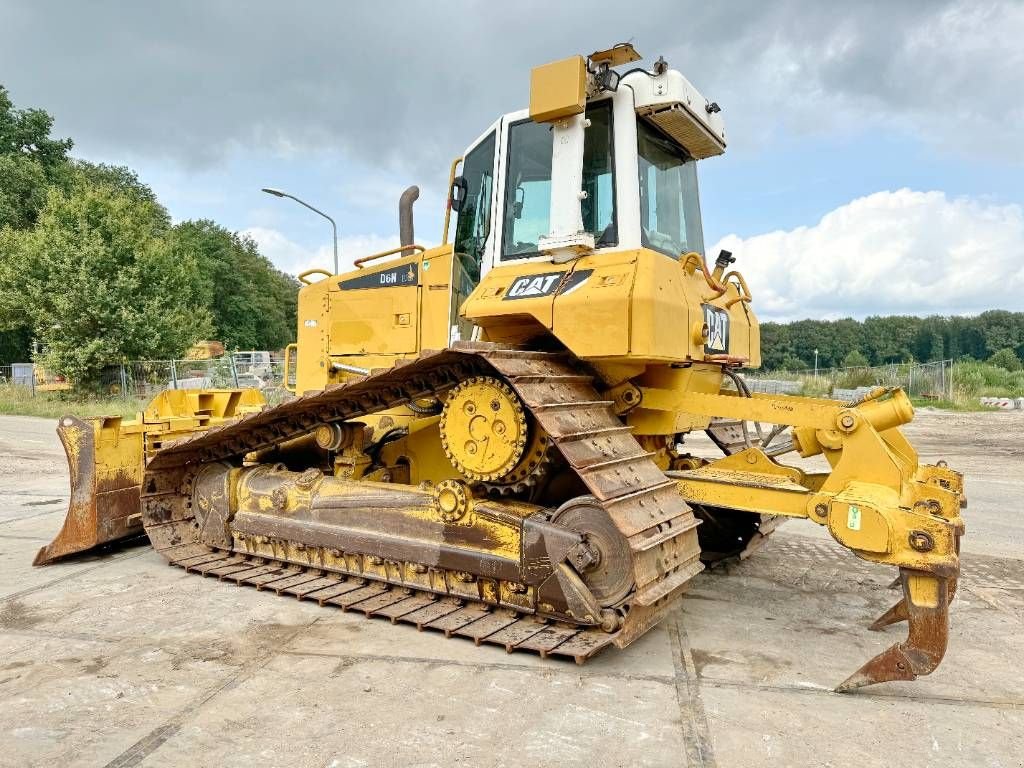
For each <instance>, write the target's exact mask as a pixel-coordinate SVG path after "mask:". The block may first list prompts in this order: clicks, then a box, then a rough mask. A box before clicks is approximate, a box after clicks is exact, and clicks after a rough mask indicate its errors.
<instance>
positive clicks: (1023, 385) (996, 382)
mask: <svg viewBox="0 0 1024 768" xmlns="http://www.w3.org/2000/svg"><path fill="white" fill-rule="evenodd" d="M953 381H954V385H955V388H956V390H957V392H958V393H960V394H962V395H963V396H965V397H971V398H978V397H1024V371H1022V370H1019V369H1018V370H1016V371H1010V370H1007V369H1006V368H1003V367H1002V366H998V365H993V364H991V363H979V362H973V361H972V362H963V363H957V364H956V365H955V366H953Z"/></svg>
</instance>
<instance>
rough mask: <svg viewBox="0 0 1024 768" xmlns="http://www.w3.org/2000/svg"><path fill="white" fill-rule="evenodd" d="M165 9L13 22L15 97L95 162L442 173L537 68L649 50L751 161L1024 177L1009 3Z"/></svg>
mask: <svg viewBox="0 0 1024 768" xmlns="http://www.w3.org/2000/svg"><path fill="white" fill-rule="evenodd" d="M635 8H636V10H632V9H631V6H630V5H629V4H628V3H621V2H617V3H611V2H597V1H592V2H587V3H580V4H574V5H572V6H571V7H570V6H569V5H568V4H563V3H552V2H550V1H549V2H538V1H536V0H519V1H518V2H516V3H514V4H510V3H490V2H483V1H482V0H476V1H475V2H462V3H453V4H451V5H450V6H448V8H447V10H446V11H445V10H443V4H442V3H440V2H431V3H406V2H386V3H376V4H369V3H360V4H356V3H291V4H284V3H280V2H273V3H271V2H248V3H244V4H240V3H237V2H227V1H226V0H213V1H205V2H199V1H197V0H193V1H192V2H186V1H182V2H176V3H164V4H162V5H157V4H152V3H138V2H129V1H127V0H125V1H124V2H109V1H108V2H90V3H69V4H62V5H61V6H60V7H59V8H57V7H55V4H51V3H45V2H38V0H4V2H3V3H2V8H0V18H2V19H3V28H2V30H0V82H3V83H4V84H5V85H7V86H8V87H9V88H10V89H11V90H12V93H13V95H14V97H15V99H16V101H17V102H18V103H20V104H30V105H39V106H44V107H47V108H48V109H50V110H51V111H52V112H54V113H55V114H56V116H57V118H58V129H59V130H60V131H62V132H63V133H66V134H68V135H71V136H72V137H74V138H75V139H76V140H77V141H78V143H79V147H80V149H82V150H84V151H85V152H86V153H88V154H101V155H102V154H111V153H115V154H116V155H118V156H139V157H147V158H154V157H155V158H161V159H165V160H166V159H170V160H172V161H174V162H176V163H180V164H182V165H183V166H185V167H189V168H197V167H209V166H211V165H216V163H217V162H218V161H219V160H220V159H222V158H223V157H224V156H225V155H226V153H228V152H230V151H231V150H232V149H234V148H237V147H246V148H249V149H253V148H259V149H264V150H271V151H280V152H288V151H293V150H298V151H303V152H304V151H308V150H311V149H316V150H322V149H324V148H330V149H335V150H339V151H341V152H344V153H348V154H350V155H351V156H353V157H356V158H358V159H359V160H360V161H361V162H363V163H365V164H367V165H370V166H376V167H380V168H382V169H392V170H393V169H406V170H408V171H410V172H417V173H418V172H430V173H432V174H436V173H437V169H438V168H439V167H443V166H441V165H440V164H443V163H444V162H445V161H446V158H448V157H450V156H451V155H452V154H454V153H456V152H458V151H459V150H460V149H461V148H462V147H463V146H465V144H467V143H468V142H469V140H471V139H472V138H473V137H474V136H475V135H476V134H477V133H479V132H480V131H482V130H483V129H484V128H485V127H486V125H488V124H489V123H490V122H491V121H492V120H493V119H494V118H495V117H496V116H497V115H498V114H500V113H501V112H505V111H510V110H512V109H516V108H520V107H522V106H525V104H526V102H527V99H528V81H529V80H528V68H529V67H530V66H532V65H535V64H538V63H542V62H545V61H549V60H552V59H554V58H560V57H562V56H565V55H568V54H570V53H573V52H584V53H585V52H589V51H590V50H593V49H594V48H595V47H603V46H605V45H609V44H611V43H614V42H616V41H618V40H620V39H633V40H634V41H635V42H636V45H637V47H638V48H639V49H640V51H641V52H642V53H644V54H645V55H646V56H648V57H649V58H656V57H657V56H658V55H659V54H664V55H665V56H666V58H667V59H668V60H669V61H670V62H671V63H672V64H673V66H676V67H677V68H679V69H681V70H682V71H683V72H684V73H686V74H687V76H688V77H690V79H692V80H693V81H694V82H695V84H696V85H697V86H698V87H699V88H701V89H702V90H703V91H704V92H705V93H706V94H707V95H708V96H710V97H711V98H714V99H715V100H717V101H719V102H720V103H721V104H722V105H723V107H724V108H725V110H726V112H725V114H726V116H727V125H729V126H730V129H729V131H730V136H731V139H732V143H733V144H734V145H741V146H742V145H747V146H749V145H751V144H756V143H758V142H760V141H763V140H764V137H765V136H771V135H774V134H778V133H780V132H789V133H792V132H796V133H798V134H806V133H814V132H817V131H825V132H834V131H835V130H842V129H848V130H863V129H865V128H869V129H872V128H873V129H877V130H894V131H900V132H909V133H912V134H913V135H916V136H920V137H923V138H924V139H925V140H927V141H930V142H933V143H935V144H936V145H938V146H940V147H942V148H953V149H956V150H958V151H962V152H967V153H973V152H977V151H979V148H980V150H981V151H982V152H986V153H990V154H991V153H995V154H996V155H998V156H1001V157H1003V159H1005V160H1009V161H1012V162H1019V159H1020V158H1021V157H1024V139H1021V136H1020V133H1019V131H1018V130H1017V127H1018V126H1019V124H1020V122H1021V118H1022V117H1024V113H1022V103H1021V102H1022V96H1021V89H1020V82H1019V74H1020V72H1021V71H1024V58H1022V56H1024V54H1022V48H1021V46H1020V44H1019V41H1020V40H1021V39H1022V38H1024V6H1022V5H1021V4H1020V3H1013V2H990V3H985V2H960V3H957V2H949V1H947V2H939V1H935V2H927V1H922V2H899V3H897V2H863V3H856V4H844V5H842V6H839V5H837V4H832V3H819V2H814V0H807V1H805V2H798V1H797V0H787V1H786V2H782V3H772V4H769V3H762V2H755V1H747V2H722V3H706V2H700V3H681V2H678V1H675V2H673V1H671V0H648V2H646V3H644V4H643V5H642V6H639V7H635Z"/></svg>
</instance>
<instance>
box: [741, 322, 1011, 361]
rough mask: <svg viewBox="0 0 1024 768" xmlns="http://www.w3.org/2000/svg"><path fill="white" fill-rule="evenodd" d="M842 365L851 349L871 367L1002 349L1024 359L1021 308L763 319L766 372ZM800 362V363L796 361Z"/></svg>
mask: <svg viewBox="0 0 1024 768" xmlns="http://www.w3.org/2000/svg"><path fill="white" fill-rule="evenodd" d="M815 349H817V350H818V366H819V367H820V368H839V367H844V366H845V363H844V360H845V358H846V356H847V355H848V354H850V352H852V351H853V350H857V351H859V352H860V353H861V354H862V355H863V356H864V357H865V358H866V359H867V360H868V363H869V364H870V365H885V364H887V363H903V362H910V361H913V360H919V361H930V360H942V359H949V358H952V359H955V360H959V359H963V358H970V359H974V360H987V359H988V358H989V357H991V356H992V355H993V354H995V353H996V352H998V351H999V350H1001V349H1010V350H1012V351H1013V352H1014V353H1015V354H1016V355H1017V357H1019V358H1022V359H1024V312H1007V311H1005V310H991V311H988V312H982V313H981V314H980V315H977V316H974V317H942V316H937V315H936V316H931V317H904V316H902V315H894V316H889V317H869V318H867V319H865V320H864V321H863V322H858V321H856V320H851V319H849V318H846V319H844V320H799V321H797V322H793V323H762V324H761V351H762V356H763V367H764V368H765V369H767V370H780V369H788V370H802V369H809V368H813V367H814V350H815ZM797 361H799V362H797Z"/></svg>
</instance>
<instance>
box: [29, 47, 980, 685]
mask: <svg viewBox="0 0 1024 768" xmlns="http://www.w3.org/2000/svg"><path fill="white" fill-rule="evenodd" d="M638 59H639V56H638V55H637V53H636V51H635V50H634V49H633V48H632V46H630V45H618V46H615V47H613V48H611V49H609V50H605V51H599V52H596V53H593V54H591V55H590V56H586V57H585V56H572V57H570V58H568V59H565V60H561V61H557V62H554V63H551V64H547V65H544V66H540V67H537V68H535V69H534V70H533V71H532V73H531V81H530V106H529V109H528V110H522V111H519V112H512V113H510V114H506V115H502V116H501V117H500V118H498V120H496V121H495V122H494V123H493V124H492V125H491V126H490V127H489V128H487V130H485V131H484V132H483V133H482V134H481V136H480V137H479V138H478V139H477V140H476V141H474V142H473V143H472V144H471V145H470V146H469V147H468V149H467V150H466V151H465V153H464V154H463V156H462V157H459V158H458V159H457V160H456V161H455V162H454V163H453V164H452V167H451V171H450V176H449V189H450V195H449V200H448V206H447V209H446V212H445V216H444V225H443V229H442V236H441V244H440V245H439V246H437V247H432V248H424V247H422V246H420V245H416V244H415V243H414V237H413V231H412V230H413V227H412V210H411V206H412V200H414V199H415V197H416V192H415V190H410V191H409V192H410V193H409V194H406V195H403V201H404V202H403V205H402V206H401V209H400V223H401V230H402V232H401V234H402V236H401V245H400V246H399V247H397V248H395V249H394V250H391V251H387V252H384V253H378V254H374V255H370V256H366V257H364V258H361V259H359V260H357V261H356V262H355V265H354V266H355V268H354V269H353V270H352V271H351V272H347V273H344V274H338V275H336V274H332V273H331V272H329V271H326V270H312V271H310V272H307V273H304V274H303V275H301V276H300V279H301V281H302V282H303V283H304V285H303V287H302V288H301V290H300V292H299V310H298V331H297V343H296V344H294V345H292V346H290V347H289V348H288V350H287V351H286V368H287V371H288V376H289V382H288V385H289V388H290V389H291V390H292V391H293V392H294V394H295V396H294V397H293V398H292V399H290V400H288V401H286V402H284V403H282V404H280V405H276V406H273V407H267V406H265V405H264V403H263V401H262V399H261V398H260V396H259V395H258V393H254V392H244V391H239V390H216V391H189V392H174V391H172V392H165V393H163V394H161V395H160V396H159V397H158V398H157V399H156V400H154V402H153V403H152V404H151V405H150V406H149V408H148V409H147V411H146V412H145V413H144V414H141V415H140V417H139V418H138V419H136V420H134V421H122V420H120V419H95V420H89V421H80V420H78V419H75V418H73V417H66V418H64V419H63V420H62V421H61V424H60V426H59V429H58V431H59V434H60V437H61V439H62V440H63V442H64V445H65V447H66V449H67V454H68V459H69V463H70V467H71V484H72V498H71V504H70V510H69V514H68V518H67V520H66V522H65V525H64V528H63V529H62V531H61V532H60V534H59V535H58V536H57V538H56V539H55V541H54V542H53V543H52V544H50V545H48V546H47V547H44V548H43V550H42V551H41V552H40V553H39V556H38V557H37V560H36V563H37V564H44V563H48V562H51V561H53V560H54V559H57V558H59V557H64V556H66V555H69V554H73V553H74V552H78V551H83V550H85V549H88V548H91V547H94V546H96V545H98V544H102V543H105V542H110V541H113V540H116V539H120V538H124V537H127V536H130V535H133V534H134V535H137V534H140V533H141V532H142V531H143V530H144V531H145V533H146V534H147V535H148V537H149V540H150V542H151V543H152V545H153V546H154V547H155V548H156V549H157V550H158V551H159V552H160V553H161V554H162V555H163V556H164V557H165V558H166V559H167V560H168V561H169V562H170V563H171V564H173V565H177V566H180V567H182V568H184V569H186V570H187V571H190V572H194V573H197V574H202V575H205V576H212V577H217V578H219V579H221V580H225V581H230V582H234V583H237V584H242V585H252V586H256V587H257V588H258V589H265V590H272V591H274V592H276V593H278V594H289V595H295V596H298V597H299V598H302V599H309V600H315V601H317V602H318V603H320V604H321V605H333V606H339V607H341V608H343V609H350V610H355V611H360V612H363V613H365V614H366V615H367V616H382V617H387V618H389V619H391V621H392V622H401V623H405V624H410V625H415V626H416V627H418V628H420V629H432V630H438V631H442V632H444V633H445V634H446V635H449V636H453V635H454V636H463V637H468V638H471V639H473V640H474V641H475V642H476V643H477V644H480V643H493V644H497V645H499V646H504V647H505V648H506V650H508V651H509V652H512V651H516V650H524V651H532V652H536V653H539V654H540V655H541V656H544V657H567V658H572V659H575V660H576V661H577V662H579V663H582V662H583V661H585V660H586V659H587V658H589V657H591V656H593V655H594V654H596V653H598V652H600V651H601V650H602V649H604V648H606V647H607V646H611V645H614V646H617V647H618V648H624V647H626V646H628V645H629V644H630V643H632V642H633V641H634V640H636V639H637V638H638V637H640V636H641V635H643V634H644V633H645V632H646V631H648V630H649V629H650V628H651V627H653V626H655V625H656V624H657V623H658V621H659V620H660V619H661V618H662V617H664V616H665V614H666V613H667V612H669V611H671V610H673V608H674V607H675V606H676V603H677V601H678V600H679V598H680V596H681V595H683V593H684V592H685V591H686V589H687V585H688V584H689V583H690V581H691V580H692V579H693V578H694V576H695V575H697V574H698V573H699V572H700V571H701V570H702V569H703V568H704V567H705V564H706V563H712V562H715V561H718V560H721V559H722V558H728V557H735V556H737V555H740V556H744V555H746V554H747V553H749V551H750V550H752V549H753V548H754V547H755V546H757V544H758V543H759V542H762V541H763V540H764V539H765V537H766V536H767V535H768V534H770V532H771V530H772V528H773V527H774V526H775V525H776V524H777V523H778V522H779V521H780V520H782V519H785V518H803V519H805V520H808V521H810V522H811V523H813V524H816V525H820V526H825V527H826V528H827V529H828V531H829V533H830V534H831V535H832V537H834V539H835V540H836V541H837V542H838V543H839V544H840V545H842V546H844V547H847V548H848V549H850V550H852V551H853V552H854V553H855V554H856V555H857V556H859V557H861V558H863V559H865V560H868V561H871V562H874V563H878V564H880V565H884V566H890V567H893V568H895V569H898V573H899V582H900V584H901V585H902V590H903V596H902V598H901V599H900V600H899V601H898V602H897V603H896V604H895V605H894V606H893V607H892V608H891V609H890V610H889V611H888V612H886V613H885V614H884V615H883V616H882V617H880V618H879V619H878V620H877V621H876V622H875V623H874V625H873V628H881V627H883V626H886V625H888V624H892V623H895V622H899V621H907V623H908V627H909V632H908V637H907V639H906V640H905V641H903V642H899V643H896V644H894V645H893V646H892V647H890V648H889V649H888V650H886V651H885V652H883V653H881V654H880V655H878V656H877V657H875V658H874V659H872V660H870V661H868V662H867V663H866V664H864V666H863V667H861V668H860V669H859V670H858V671H856V672H855V673H854V674H852V675H851V676H850V677H849V678H848V679H847V680H846V681H845V682H843V683H842V684H841V685H840V686H839V688H838V690H842V691H845V690H850V689H853V688H858V687H860V686H864V685H869V684H872V683H878V682H883V681H890V680H913V679H914V678H915V677H917V676H918V675H924V674H928V673H930V672H931V671H932V670H933V669H935V667H936V666H937V665H938V664H939V662H940V661H941V659H942V657H943V655H944V653H945V649H946V644H947V636H948V605H949V602H950V600H951V599H952V597H953V594H954V591H955V587H956V582H957V577H958V575H959V569H960V566H959V557H958V553H959V538H960V536H961V534H962V533H963V530H964V528H963V523H962V521H961V516H960V510H961V507H962V506H963V482H962V477H961V476H960V475H959V474H958V473H956V472H954V471H953V470H951V469H949V468H947V467H946V466H944V465H941V463H940V465H939V466H930V465H924V464H921V463H920V462H919V460H918V456H917V454H916V452H915V451H914V449H913V447H912V446H911V445H910V443H909V442H908V441H907V440H906V439H905V438H904V436H903V435H902V433H901V432H900V426H901V425H903V424H905V423H907V422H908V421H910V420H911V418H912V417H913V408H912V407H911V404H910V402H909V400H908V398H907V396H906V395H905V394H904V393H903V392H902V391H901V390H899V389H877V390H875V391H873V392H871V393H869V394H868V395H866V396H865V397H863V398H861V399H859V400H857V401H856V402H841V401H836V400H828V399H817V398H808V397H795V396H783V395H765V394H757V393H753V392H751V391H750V388H749V387H748V385H747V382H746V381H745V379H744V378H743V377H742V375H741V374H740V370H741V369H743V368H756V367H758V366H759V365H760V356H761V353H760V338H759V331H758V323H757V319H756V317H755V315H754V312H753V309H752V294H751V291H750V289H749V287H748V286H747V284H746V282H745V280H744V278H743V276H742V275H741V274H740V272H738V271H737V270H736V269H734V268H733V267H732V264H733V262H734V259H733V257H732V255H731V254H729V253H727V252H724V251H723V252H721V253H720V254H718V255H717V259H716V261H715V262H714V264H713V265H711V264H709V263H708V261H707V260H706V259H705V256H704V255H703V254H704V243H703V235H702V230H701V218H700V204H699V199H698V189H697V172H696V167H697V163H698V162H699V161H701V160H703V159H705V158H709V157H713V156H716V155H719V154H721V153H722V152H724V150H725V134H724V128H723V123H722V117H721V114H720V110H719V107H718V105H717V104H715V103H713V102H710V101H708V100H706V99H705V98H704V97H703V96H701V94H700V93H699V92H698V91H697V90H696V89H695V88H694V87H693V86H692V85H691V84H690V82H689V81H688V80H687V79H686V78H685V77H683V76H682V75H681V74H680V73H679V72H677V71H674V70H672V69H670V68H669V67H668V65H667V64H666V63H665V62H664V61H663V60H661V59H659V60H658V62H657V63H655V64H654V65H653V67H652V69H650V70H647V69H643V68H639V67H636V66H634V67H633V68H630V69H628V71H625V72H622V71H621V70H622V68H623V67H624V66H625V65H630V64H632V63H633V62H635V61H636V60H638ZM452 214H454V215H455V222H454V232H453V233H452V234H453V236H452V237H451V238H450V237H449V235H450V232H449V229H450V224H451V218H452ZM316 276H319V277H320V279H313V278H314V277H316ZM699 432H705V433H707V435H708V436H710V438H711V440H712V441H713V443H714V444H715V445H717V449H718V450H720V453H721V456H720V457H717V458H715V457H711V458H707V457H704V458H701V457H697V456H694V455H691V454H690V453H689V452H688V449H687V446H686V439H687V437H688V436H690V435H693V434H695V433H699ZM787 454H791V455H798V456H801V457H812V456H819V455H820V456H823V457H824V458H825V459H826V460H827V466H828V471H824V472H808V471H805V470H803V469H801V468H799V467H797V466H790V465H787V464H785V463H783V459H784V458H785V457H786V455H787ZM823 465H824V464H823Z"/></svg>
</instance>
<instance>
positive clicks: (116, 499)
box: [32, 416, 143, 565]
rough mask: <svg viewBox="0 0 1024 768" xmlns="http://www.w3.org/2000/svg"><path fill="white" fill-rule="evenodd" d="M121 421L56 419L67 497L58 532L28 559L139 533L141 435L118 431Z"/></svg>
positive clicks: (47, 559) (39, 560)
mask: <svg viewBox="0 0 1024 768" xmlns="http://www.w3.org/2000/svg"><path fill="white" fill-rule="evenodd" d="M120 426H121V419H120V417H112V418H106V417H100V418H95V419H86V420H82V419H77V418H75V417H74V416H65V417H63V418H62V419H61V420H60V424H59V426H58V427H57V435H58V437H59V438H60V441H61V444H62V445H63V446H64V452H65V454H67V458H68V468H69V470H70V475H71V501H70V503H69V505H68V513H67V517H66V518H65V519H64V525H63V526H62V527H61V529H60V532H59V533H58V534H57V536H56V537H55V538H54V540H53V541H51V542H50V543H49V544H47V545H46V546H44V547H42V548H41V549H40V550H39V552H38V553H37V554H36V557H35V560H33V562H32V564H33V565H48V564H49V563H52V562H54V561H55V560H59V559H60V558H62V557H66V556H68V555H73V554H77V553H79V552H85V551H87V550H90V549H93V548H94V547H98V546H99V545H101V544H107V543H109V542H112V541H118V540H119V539H125V538H129V537H131V536H138V535H140V534H142V533H143V527H142V514H141V509H140V503H139V496H140V491H141V486H142V461H143V459H142V436H141V434H127V435H126V434H122V433H121V429H120Z"/></svg>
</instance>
